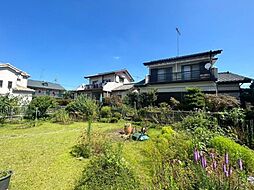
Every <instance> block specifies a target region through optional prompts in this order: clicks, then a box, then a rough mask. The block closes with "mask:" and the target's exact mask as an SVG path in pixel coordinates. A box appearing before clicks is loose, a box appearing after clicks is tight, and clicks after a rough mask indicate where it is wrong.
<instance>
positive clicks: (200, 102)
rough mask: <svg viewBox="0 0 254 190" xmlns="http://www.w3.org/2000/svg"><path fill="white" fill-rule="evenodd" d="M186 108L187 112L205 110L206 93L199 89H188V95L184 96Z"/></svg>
mask: <svg viewBox="0 0 254 190" xmlns="http://www.w3.org/2000/svg"><path fill="white" fill-rule="evenodd" d="M184 108H185V109H186V110H194V109H204V108H205V95H204V93H202V92H201V90H200V89H199V88H187V94H186V95H185V96H184Z"/></svg>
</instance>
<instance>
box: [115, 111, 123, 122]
mask: <svg viewBox="0 0 254 190" xmlns="http://www.w3.org/2000/svg"><path fill="white" fill-rule="evenodd" d="M113 117H115V118H117V119H118V120H120V119H121V118H122V114H121V113H119V112H114V113H113Z"/></svg>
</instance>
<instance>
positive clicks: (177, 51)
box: [176, 27, 181, 56]
mask: <svg viewBox="0 0 254 190" xmlns="http://www.w3.org/2000/svg"><path fill="white" fill-rule="evenodd" d="M179 36H181V33H180V31H179V28H178V27H176V53H177V56H179Z"/></svg>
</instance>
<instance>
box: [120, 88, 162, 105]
mask: <svg viewBox="0 0 254 190" xmlns="http://www.w3.org/2000/svg"><path fill="white" fill-rule="evenodd" d="M156 93H157V90H154V89H153V90H150V91H148V92H142V93H137V92H129V93H128V94H127V95H126V96H125V97H124V102H125V104H127V105H128V106H130V107H133V108H143V107H148V106H153V105H154V104H155V102H156V101H157V94H156Z"/></svg>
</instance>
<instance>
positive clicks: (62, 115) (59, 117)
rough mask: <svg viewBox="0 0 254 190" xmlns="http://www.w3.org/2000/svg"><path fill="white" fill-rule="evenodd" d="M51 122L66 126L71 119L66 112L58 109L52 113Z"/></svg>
mask: <svg viewBox="0 0 254 190" xmlns="http://www.w3.org/2000/svg"><path fill="white" fill-rule="evenodd" d="M53 121H54V122H56V123H61V124H64V125H67V124H70V122H71V118H70V116H69V113H68V112H67V111H66V110H64V109H60V110H57V111H56V112H55V113H54V116H53Z"/></svg>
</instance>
